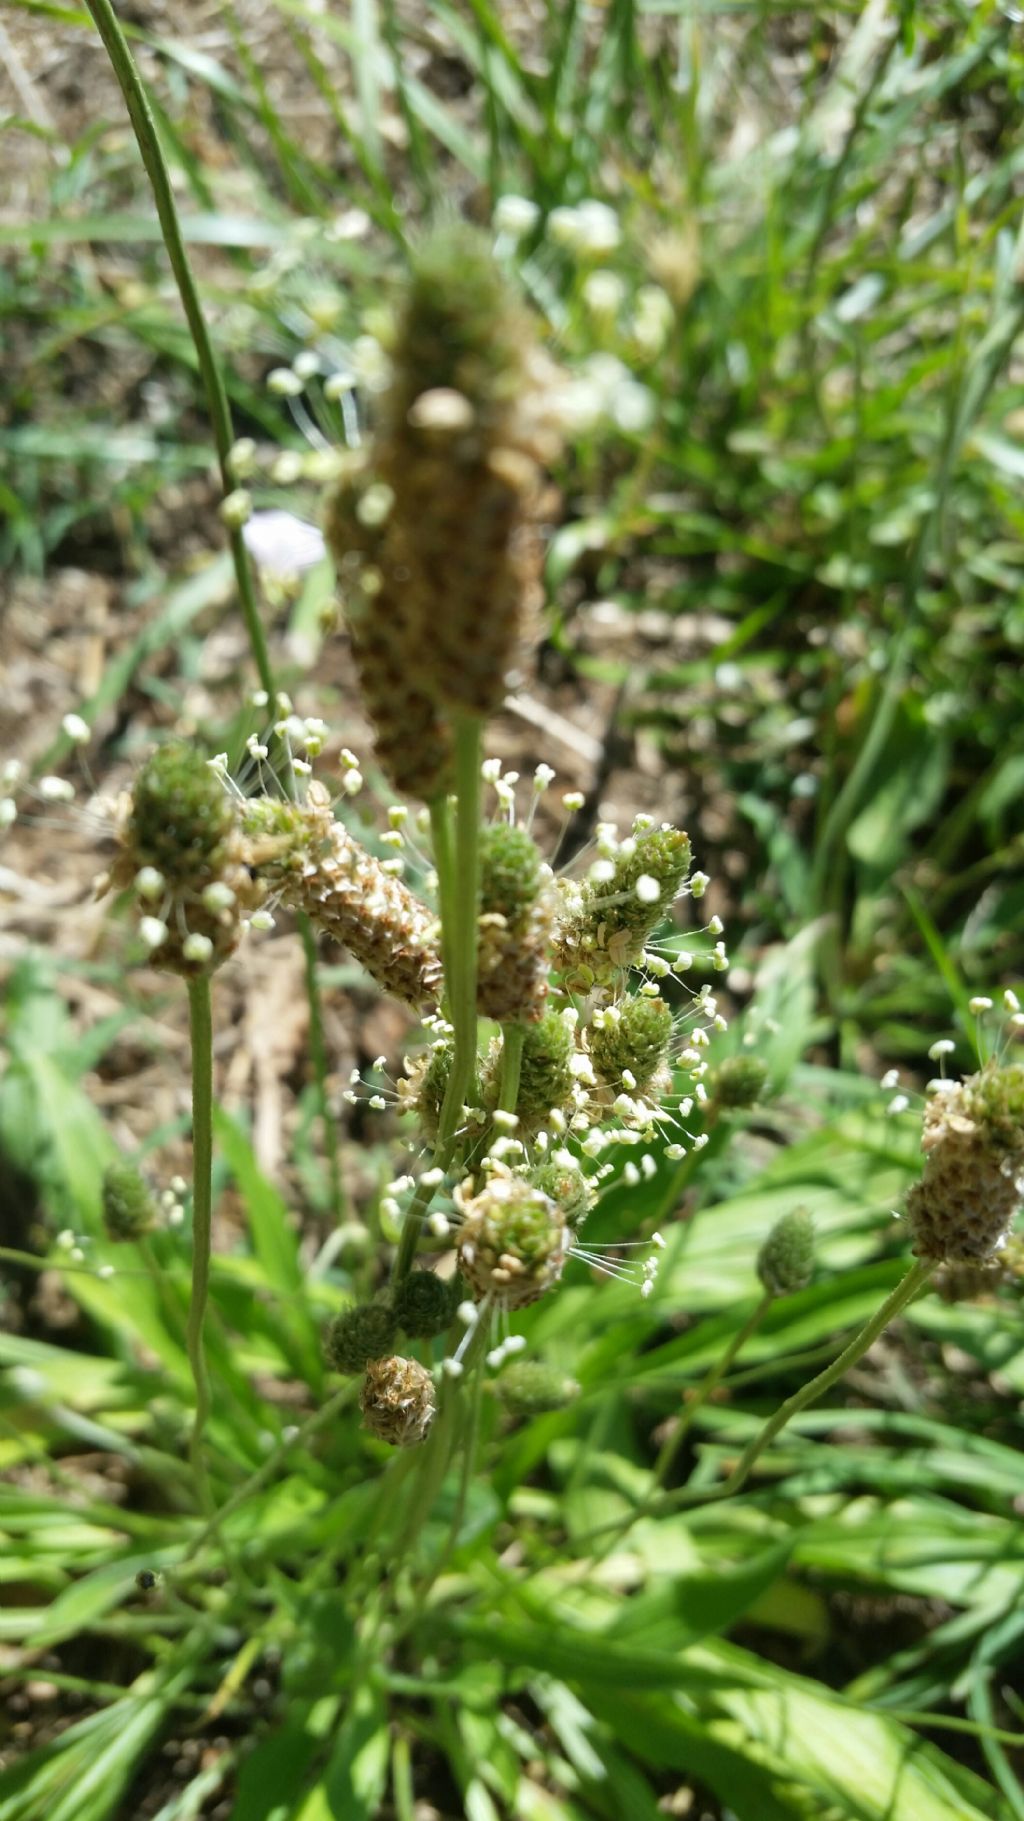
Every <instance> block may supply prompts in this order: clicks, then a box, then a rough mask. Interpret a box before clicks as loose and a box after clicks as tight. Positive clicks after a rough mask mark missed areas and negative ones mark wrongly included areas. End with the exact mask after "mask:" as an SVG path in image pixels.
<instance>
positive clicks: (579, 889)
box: [556, 822, 691, 992]
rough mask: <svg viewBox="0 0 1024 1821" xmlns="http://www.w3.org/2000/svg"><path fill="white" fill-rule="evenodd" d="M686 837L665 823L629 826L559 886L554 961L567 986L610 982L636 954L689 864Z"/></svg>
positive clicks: (585, 988) (659, 920)
mask: <svg viewBox="0 0 1024 1821" xmlns="http://www.w3.org/2000/svg"><path fill="white" fill-rule="evenodd" d="M690 861H691V853H690V839H689V836H688V835H685V834H684V833H683V831H682V829H679V828H673V827H671V825H670V824H669V823H667V822H665V823H662V825H661V827H660V828H654V827H649V826H643V825H635V826H634V831H633V833H632V834H631V835H628V836H627V837H626V839H625V840H624V841H622V842H620V843H618V844H617V845H616V846H615V847H614V848H613V850H612V851H611V852H609V853H606V854H605V855H604V856H603V857H602V858H601V859H599V860H598V861H597V862H596V863H595V865H594V866H592V867H591V870H590V874H589V876H588V877H587V878H586V879H585V880H582V881H581V880H566V881H564V882H563V884H562V887H561V893H562V904H561V909H560V914H559V918H558V930H557V938H556V941H557V953H556V962H557V965H558V968H559V971H560V972H561V973H562V975H563V976H564V984H565V986H566V987H567V988H568V989H569V990H570V991H574V992H576V991H582V992H588V991H590V989H591V988H592V987H595V986H596V987H603V988H607V987H614V986H615V985H616V984H618V982H619V981H620V980H621V978H622V975H623V973H624V972H625V971H626V970H627V969H628V968H630V967H633V966H635V964H636V963H637V962H638V961H639V960H640V957H641V955H642V954H643V950H644V944H645V943H646V941H647V938H648V937H649V936H650V935H651V934H652V932H653V931H654V930H655V929H657V927H658V924H659V923H662V922H663V921H664V919H665V916H666V914H667V912H668V910H669V909H670V907H671V905H672V903H673V900H674V899H675V897H676V896H677V894H678V892H679V889H680V887H681V886H682V884H683V881H684V880H685V878H686V875H687V873H688V872H689V870H690Z"/></svg>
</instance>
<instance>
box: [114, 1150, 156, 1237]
mask: <svg viewBox="0 0 1024 1821" xmlns="http://www.w3.org/2000/svg"><path fill="white" fill-rule="evenodd" d="M103 1225H104V1227H105V1229H106V1233H107V1238H108V1239H141V1238H142V1235H143V1234H144V1233H148V1232H149V1231H150V1229H151V1228H152V1227H154V1226H155V1225H156V1208H155V1206H154V1203H153V1197H152V1196H151V1194H150V1192H149V1190H148V1188H147V1187H146V1184H145V1183H144V1182H143V1180H142V1177H141V1176H140V1175H139V1172H138V1170H136V1169H134V1168H133V1167H132V1165H131V1164H124V1163H112V1164H110V1165H108V1167H107V1169H106V1170H105V1171H104V1172H103Z"/></svg>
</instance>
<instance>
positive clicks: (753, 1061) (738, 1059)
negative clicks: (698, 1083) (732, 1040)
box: [712, 1051, 769, 1107]
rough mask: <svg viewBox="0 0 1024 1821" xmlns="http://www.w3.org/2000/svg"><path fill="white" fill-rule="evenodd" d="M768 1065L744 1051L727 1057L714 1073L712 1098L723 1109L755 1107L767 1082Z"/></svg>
mask: <svg viewBox="0 0 1024 1821" xmlns="http://www.w3.org/2000/svg"><path fill="white" fill-rule="evenodd" d="M768 1073H769V1071H768V1064H767V1063H766V1062H763V1061H762V1060H761V1057H760V1056H753V1055H749V1054H747V1053H745V1052H743V1051H741V1052H740V1053H739V1054H738V1055H736V1056H726V1057H724V1058H723V1060H722V1061H721V1062H720V1063H719V1065H718V1068H717V1069H716V1070H715V1076H714V1081H713V1083H712V1098H713V1099H714V1100H715V1101H717V1103H718V1105H719V1106H721V1107H752V1106H756V1105H757V1103H758V1101H759V1100H760V1098H761V1096H762V1094H763V1093H764V1090H765V1087H766V1086H767V1082H768Z"/></svg>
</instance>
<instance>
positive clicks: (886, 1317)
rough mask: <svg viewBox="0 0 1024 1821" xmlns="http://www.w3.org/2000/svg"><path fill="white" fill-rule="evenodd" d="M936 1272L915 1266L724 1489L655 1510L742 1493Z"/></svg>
mask: <svg viewBox="0 0 1024 1821" xmlns="http://www.w3.org/2000/svg"><path fill="white" fill-rule="evenodd" d="M934 1269H935V1265H934V1262H933V1261H932V1260H930V1259H918V1261H917V1263H916V1264H914V1265H911V1267H910V1270H909V1271H908V1272H907V1274H906V1276H905V1277H902V1278H901V1279H900V1281H899V1283H898V1284H897V1285H896V1288H895V1290H893V1291H892V1292H891V1293H890V1295H888V1296H887V1297H886V1299H885V1301H884V1303H882V1305H881V1307H880V1308H878V1309H876V1311H875V1313H874V1315H873V1316H872V1317H871V1320H870V1321H867V1322H865V1324H864V1326H863V1328H861V1329H860V1331H859V1333H857V1334H855V1335H854V1337H853V1339H852V1340H851V1341H850V1343H849V1345H848V1346H846V1347H844V1348H843V1351H842V1352H841V1353H840V1354H839V1356H838V1358H837V1359H834V1360H833V1361H832V1364H831V1365H830V1366H826V1367H825V1370H824V1372H819V1373H818V1376H817V1378H812V1379H809V1380H808V1382H807V1384H806V1385H802V1386H801V1388H800V1390H799V1391H794V1393H793V1395H792V1397H787V1399H786V1401H785V1403H782V1404H780V1405H779V1408H778V1409H777V1410H776V1412H775V1414H774V1416H771V1417H769V1419H768V1421H767V1422H766V1423H765V1424H764V1426H763V1428H761V1429H759V1430H758V1432H757V1434H756V1435H755V1436H754V1437H753V1439H752V1441H750V1442H748V1444H747V1446H746V1448H744V1450H743V1453H742V1454H741V1455H740V1458H739V1460H738V1461H737V1463H736V1465H735V1467H734V1468H733V1470H732V1472H731V1473H730V1474H729V1477H728V1479H725V1480H723V1481H722V1484H721V1485H720V1486H715V1487H714V1488H713V1489H712V1490H711V1491H710V1492H696V1493H689V1494H688V1492H687V1489H686V1488H684V1489H683V1493H682V1496H680V1495H677V1494H673V1493H669V1494H668V1495H667V1497H666V1498H665V1499H662V1500H660V1501H659V1503H658V1505H656V1506H655V1510H656V1511H663V1510H668V1509H673V1508H678V1507H679V1506H681V1505H689V1504H695V1505H699V1504H703V1503H705V1501H709V1502H710V1501H711V1500H712V1499H724V1498H731V1497H732V1495H733V1494H734V1493H736V1492H741V1491H742V1489H743V1487H744V1486H745V1485H746V1483H747V1480H748V1479H749V1477H750V1474H751V1471H752V1469H753V1467H754V1465H755V1463H756V1462H757V1461H758V1460H760V1458H761V1456H762V1454H763V1453H764V1451H765V1449H766V1448H769V1447H770V1446H771V1444H772V1442H773V1441H774V1440H775V1437H776V1436H777V1435H778V1434H779V1432H780V1431H781V1430H782V1429H784V1428H785V1427H786V1424H787V1423H789V1422H792V1420H793V1418H794V1416H799V1414H800V1411H801V1410H806V1409H807V1406H808V1404H813V1403H816V1402H817V1400H818V1398H819V1397H824V1395H825V1393H826V1391H830V1390H831V1389H832V1386H833V1385H835V1384H838V1382H839V1380H840V1379H841V1378H845V1376H846V1374H847V1372H849V1370H850V1367H851V1366H855V1365H856V1364H857V1361H858V1360H859V1359H863V1357H864V1354H865V1353H866V1352H867V1351H868V1348H869V1347H873V1346H874V1344H875V1341H876V1340H877V1339H878V1337H879V1335H880V1334H882V1333H883V1332H884V1330H885V1329H886V1328H887V1327H888V1326H889V1323H890V1322H891V1321H894V1320H895V1318H896V1316H897V1315H899V1314H900V1312H901V1311H902V1310H903V1309H905V1308H906V1306H907V1304H908V1303H909V1302H912V1301H913V1299H914V1297H915V1296H916V1295H917V1293H918V1291H919V1290H921V1289H923V1288H924V1285H925V1284H926V1283H927V1282H928V1279H929V1277H930V1276H931V1274H932V1272H933V1271H934Z"/></svg>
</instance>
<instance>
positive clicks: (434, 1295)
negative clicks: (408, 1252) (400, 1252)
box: [394, 1271, 452, 1340]
mask: <svg viewBox="0 0 1024 1821" xmlns="http://www.w3.org/2000/svg"><path fill="white" fill-rule="evenodd" d="M394 1312H395V1320H396V1322H397V1324H398V1326H399V1328H401V1330H402V1332H403V1333H405V1334H408V1336H409V1338H410V1340H433V1339H434V1338H435V1336H436V1335H438V1334H443V1333H444V1332H445V1329H446V1328H448V1327H450V1325H451V1319H452V1309H451V1296H450V1291H449V1286H448V1284H447V1283H445V1281H444V1279H443V1278H441V1277H438V1276H437V1275H436V1273H435V1272H433V1271H410V1272H409V1275H408V1277H403V1279H402V1281H401V1283H400V1284H399V1285H398V1286H397V1288H396V1290H395V1296H394Z"/></svg>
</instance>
